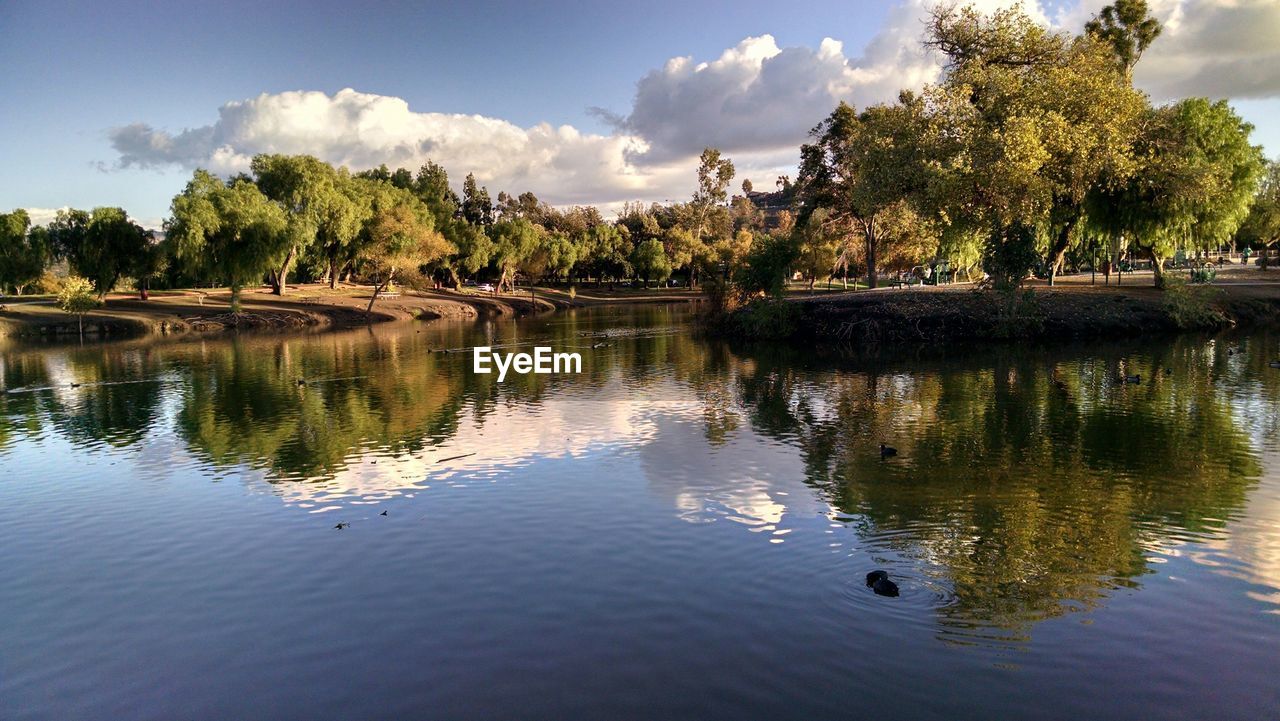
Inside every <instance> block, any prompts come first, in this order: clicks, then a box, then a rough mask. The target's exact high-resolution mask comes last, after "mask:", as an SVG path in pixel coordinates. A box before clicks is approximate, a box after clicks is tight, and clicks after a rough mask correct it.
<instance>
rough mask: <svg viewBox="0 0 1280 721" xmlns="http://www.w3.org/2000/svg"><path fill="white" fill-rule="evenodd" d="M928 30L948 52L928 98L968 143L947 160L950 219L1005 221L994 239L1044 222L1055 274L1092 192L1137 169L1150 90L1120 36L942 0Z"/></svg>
mask: <svg viewBox="0 0 1280 721" xmlns="http://www.w3.org/2000/svg"><path fill="white" fill-rule="evenodd" d="M929 34H930V38H929V41H928V44H929V45H930V46H932V47H934V48H936V49H937V50H939V51H941V52H942V53H943V54H944V55H945V57H946V59H947V61H948V65H947V71H946V76H945V78H944V80H943V81H942V83H940V84H939V85H937V86H935V87H934V88H931V90H930V92H929V95H930V100H929V102H930V104H931V105H932V106H933V107H934V108H936V109H937V112H938V114H939V115H940V116H941V118H942V119H943V123H942V125H943V126H944V127H946V128H948V134H949V137H952V138H955V139H956V141H957V145H958V148H956V151H955V154H954V155H953V156H952V157H950V158H949V159H948V160H947V162H946V163H945V164H944V168H945V169H946V171H947V173H946V175H948V176H949V178H948V180H949V182H948V184H947V187H948V188H949V189H950V190H949V193H948V195H949V196H950V198H949V200H950V201H951V202H950V206H951V212H950V214H949V216H950V219H951V221H952V222H976V223H977V224H979V225H985V226H987V227H990V228H994V231H992V232H990V233H989V234H988V237H989V238H991V239H992V241H993V242H999V240H998V239H1001V238H1005V239H1007V238H1011V237H1012V238H1019V239H1021V238H1022V237H1023V233H1022V232H1021V231H1019V232H1015V233H1010V232H1006V230H1007V229H1009V228H1026V227H1035V228H1039V229H1040V230H1041V231H1042V234H1043V237H1044V239H1045V240H1044V255H1045V258H1046V262H1045V264H1046V266H1047V268H1048V270H1049V275H1050V282H1051V283H1052V282H1053V279H1054V276H1055V274H1056V272H1057V270H1058V268H1059V266H1060V265H1061V262H1062V258H1063V255H1064V254H1065V253H1066V250H1067V249H1068V247H1070V244H1071V242H1072V240H1073V239H1076V238H1079V237H1080V234H1079V233H1078V232H1077V226H1079V224H1080V223H1081V222H1082V221H1083V220H1084V216H1085V205H1086V200H1087V198H1088V197H1089V195H1090V193H1092V192H1094V191H1096V190H1098V189H1099V188H1101V187H1105V186H1108V185H1119V184H1123V182H1124V181H1125V180H1127V179H1128V178H1129V177H1130V176H1131V175H1132V174H1133V172H1134V170H1135V168H1136V166H1137V162H1136V159H1135V157H1134V142H1135V140H1136V139H1137V136H1138V133H1139V130H1140V127H1141V121H1142V118H1143V113H1144V111H1145V109H1146V107H1147V102H1146V99H1145V97H1144V96H1143V95H1142V94H1141V93H1140V92H1138V91H1136V90H1134V89H1133V87H1132V84H1131V83H1130V81H1129V76H1128V73H1127V72H1126V71H1125V70H1124V69H1123V68H1122V67H1119V66H1118V64H1117V62H1116V60H1115V52H1114V50H1113V49H1112V48H1111V47H1110V46H1109V45H1107V44H1105V43H1103V42H1101V41H1099V40H1098V39H1097V38H1096V37H1094V36H1092V35H1089V34H1085V35H1083V36H1080V37H1071V36H1069V35H1066V34H1064V33H1057V32H1053V31H1050V30H1048V29H1047V28H1045V27H1043V26H1041V25H1039V24H1038V23H1036V22H1035V21H1034V20H1032V19H1031V18H1030V17H1028V16H1027V15H1026V13H1025V12H1023V11H1022V10H1021V9H1011V10H1001V11H997V12H995V13H992V14H990V15H984V14H982V13H979V12H978V11H976V10H974V9H973V8H972V7H965V8H959V9H957V8H955V7H947V6H944V7H940V8H938V9H936V10H935V11H934V13H933V16H932V19H931V23H930V26H929ZM997 252H998V249H997ZM988 255H991V254H990V253H989V254H988ZM1013 255H1020V254H1017V253H1015V254H1013ZM1028 270H1029V269H1028Z"/></svg>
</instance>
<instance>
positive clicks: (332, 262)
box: [329, 257, 342, 289]
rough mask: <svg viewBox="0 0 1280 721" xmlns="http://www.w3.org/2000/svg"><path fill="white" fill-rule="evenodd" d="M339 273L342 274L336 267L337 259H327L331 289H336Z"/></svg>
mask: <svg viewBox="0 0 1280 721" xmlns="http://www.w3.org/2000/svg"><path fill="white" fill-rule="evenodd" d="M341 272H342V269H341V268H339V267H338V259H337V258H335V257H330V258H329V287H330V288H331V289H336V288H337V287H338V275H339V274H340V273H341Z"/></svg>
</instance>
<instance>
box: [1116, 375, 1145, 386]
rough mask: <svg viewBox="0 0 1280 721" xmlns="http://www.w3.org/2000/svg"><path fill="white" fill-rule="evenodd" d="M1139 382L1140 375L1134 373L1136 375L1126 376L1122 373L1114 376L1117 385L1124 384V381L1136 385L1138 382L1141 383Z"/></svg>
mask: <svg viewBox="0 0 1280 721" xmlns="http://www.w3.org/2000/svg"><path fill="white" fill-rule="evenodd" d="M1141 382H1142V376H1140V375H1136V376H1126V375H1122V376H1117V377H1116V383H1117V384H1119V385H1124V384H1126V383H1131V384H1133V385H1138V384H1139V383H1141Z"/></svg>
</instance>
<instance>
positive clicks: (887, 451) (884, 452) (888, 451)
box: [880, 443, 898, 458]
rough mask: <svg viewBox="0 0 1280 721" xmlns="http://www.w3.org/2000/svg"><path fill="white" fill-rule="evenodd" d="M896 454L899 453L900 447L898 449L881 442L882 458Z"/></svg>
mask: <svg viewBox="0 0 1280 721" xmlns="http://www.w3.org/2000/svg"><path fill="white" fill-rule="evenodd" d="M896 455H898V449H897V448H892V447H890V446H886V445H885V444H883V443H881V444H880V457H881V458H889V457H890V456H896Z"/></svg>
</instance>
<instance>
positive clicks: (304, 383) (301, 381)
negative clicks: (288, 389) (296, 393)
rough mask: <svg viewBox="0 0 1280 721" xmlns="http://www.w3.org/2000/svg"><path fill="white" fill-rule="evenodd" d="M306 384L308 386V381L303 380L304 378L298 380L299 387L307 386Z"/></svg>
mask: <svg viewBox="0 0 1280 721" xmlns="http://www.w3.org/2000/svg"><path fill="white" fill-rule="evenodd" d="M306 384H307V381H306V380H304V379H302V378H299V379H298V385H300V386H305V385H306Z"/></svg>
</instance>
